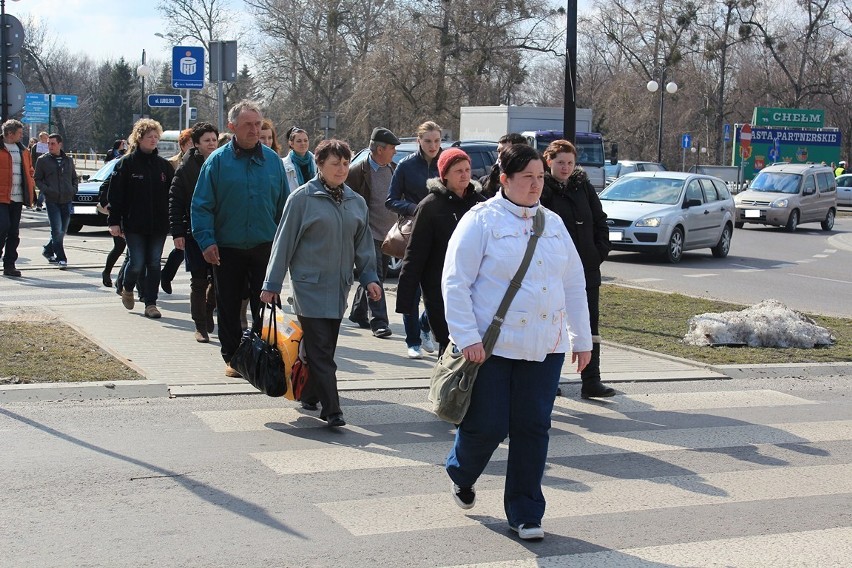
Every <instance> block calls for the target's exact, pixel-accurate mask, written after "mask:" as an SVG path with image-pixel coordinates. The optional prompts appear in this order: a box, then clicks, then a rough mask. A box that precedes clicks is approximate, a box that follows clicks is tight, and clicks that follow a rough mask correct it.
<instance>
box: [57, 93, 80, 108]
mask: <svg viewBox="0 0 852 568" xmlns="http://www.w3.org/2000/svg"><path fill="white" fill-rule="evenodd" d="M51 96H52V97H53V106H54V107H56V108H77V95H51Z"/></svg>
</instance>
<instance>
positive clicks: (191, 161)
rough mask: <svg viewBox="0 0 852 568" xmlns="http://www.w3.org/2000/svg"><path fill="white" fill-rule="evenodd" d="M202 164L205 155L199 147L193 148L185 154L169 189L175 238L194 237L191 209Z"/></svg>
mask: <svg viewBox="0 0 852 568" xmlns="http://www.w3.org/2000/svg"><path fill="white" fill-rule="evenodd" d="M202 164H204V157H203V156H202V155H201V153H200V152H199V151H198V149H197V148H191V149H190V150H189V152H187V153H186V155H184V157H183V159H182V160H181V162H180V165H179V166H178V169H177V171H176V172H175V177H174V179H172V187H171V189H170V190H169V225H170V226H171V233H172V237H173V238H179V237H184V238H186V237H192V225H191V223H190V214H189V209H190V205H192V194H193V192H194V191H195V184H196V182H198V176H199V175H201V166H202Z"/></svg>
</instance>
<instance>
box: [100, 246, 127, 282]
mask: <svg viewBox="0 0 852 568" xmlns="http://www.w3.org/2000/svg"><path fill="white" fill-rule="evenodd" d="M125 248H127V243H126V242H125V241H124V237H113V238H112V250H111V251H109V253H108V254H107V259H106V264H105V265H104V274H107V275H108V274H112V268H113V267H114V266H115V263H116V262H118V257H120V256H121V253H123V252H124V249H125Z"/></svg>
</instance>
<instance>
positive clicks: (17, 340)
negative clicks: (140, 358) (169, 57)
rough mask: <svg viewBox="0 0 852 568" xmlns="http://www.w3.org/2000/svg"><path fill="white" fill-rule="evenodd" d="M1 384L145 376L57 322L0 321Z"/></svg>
mask: <svg viewBox="0 0 852 568" xmlns="http://www.w3.org/2000/svg"><path fill="white" fill-rule="evenodd" d="M0 353H2V354H3V356H2V357H0V384H4V383H5V384H10V383H52V382H84V381H117V380H138V379H144V378H145V377H143V376H141V375H139V374H138V373H137V372H136V371H134V370H133V369H131V368H130V367H128V366H127V365H125V364H124V363H122V362H121V361H119V360H118V359H116V358H115V357H113V356H112V355H110V354H109V353H107V352H106V351H104V350H103V349H101V348H100V347H98V346H97V345H95V344H94V343H92V342H91V341H89V340H88V339H87V338H85V337H83V336H82V335H80V334H79V333H78V332H77V331H75V330H74V329H72V328H70V327H68V326H67V325H65V324H62V323H58V322H50V323H48V322H24V321H3V322H0Z"/></svg>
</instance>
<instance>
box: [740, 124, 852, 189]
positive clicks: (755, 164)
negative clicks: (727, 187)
mask: <svg viewBox="0 0 852 568" xmlns="http://www.w3.org/2000/svg"><path fill="white" fill-rule="evenodd" d="M742 126H743V125H742V124H737V125H736V136H735V139H734V161H733V164H732V165H734V166H739V165H740V164H742V166H743V179H747V180H749V179H752V178H753V177H754V175H755V174H756V173H757V172H759V171H760V170H762V169H763V168H764V167H766V166H768V165H770V164H773V163H775V162H786V163H788V164H819V163H821V162H825V163H826V164H831V163H832V162H833V163H835V164H836V163H837V162H838V161H840V143H841V135H840V131H839V130H827V129H805V128H762V127H759V126H752V128H751V148H750V151H748V152H746V155H745V156H741V152H740V151H739V150H740V149H739V146H740V133H741V131H742Z"/></svg>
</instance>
